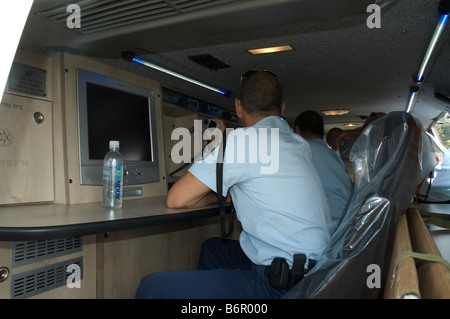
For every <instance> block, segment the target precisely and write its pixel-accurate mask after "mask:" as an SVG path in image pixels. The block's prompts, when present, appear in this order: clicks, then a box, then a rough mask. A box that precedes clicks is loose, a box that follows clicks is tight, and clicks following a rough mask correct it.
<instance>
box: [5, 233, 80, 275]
mask: <svg viewBox="0 0 450 319" xmlns="http://www.w3.org/2000/svg"><path fill="white" fill-rule="evenodd" d="M82 249H83V240H82V238H81V237H68V238H59V239H53V240H39V241H21V242H14V245H13V249H12V267H13V268H14V267H18V266H22V265H27V264H31V263H34V262H37V261H41V260H45V259H48V258H54V257H58V256H63V255H68V254H71V253H74V252H78V251H82Z"/></svg>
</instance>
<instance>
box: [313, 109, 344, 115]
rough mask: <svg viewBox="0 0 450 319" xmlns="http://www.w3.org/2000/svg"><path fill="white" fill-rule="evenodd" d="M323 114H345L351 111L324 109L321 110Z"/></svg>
mask: <svg viewBox="0 0 450 319" xmlns="http://www.w3.org/2000/svg"><path fill="white" fill-rule="evenodd" d="M320 112H321V113H322V114H323V115H344V114H347V113H348V112H349V110H346V109H335V110H323V111H320Z"/></svg>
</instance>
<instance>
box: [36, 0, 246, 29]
mask: <svg viewBox="0 0 450 319" xmlns="http://www.w3.org/2000/svg"><path fill="white" fill-rule="evenodd" d="M239 1H242V0H190V1H189V0H162V1H158V0H156V1H142V0H128V1H112V0H78V1H71V2H70V3H71V4H78V5H79V6H80V10H81V14H80V18H81V28H78V29H77V28H74V29H73V30H74V31H76V32H79V33H81V34H90V33H95V32H99V31H105V30H110V29H116V28H123V27H125V26H129V25H133V24H139V23H151V22H153V21H157V20H161V19H163V18H168V17H175V16H180V15H184V14H187V13H192V12H198V11H202V10H205V9H210V8H213V7H218V6H223V5H225V4H229V3H237V2H239ZM67 6H68V4H67V3H64V4H61V5H58V6H56V7H52V8H48V9H46V10H42V11H39V12H37V15H38V16H40V17H43V18H47V19H50V20H51V21H53V22H54V23H56V24H58V25H60V26H62V27H64V28H67V25H66V22H67V18H68V17H69V15H70V14H72V12H67Z"/></svg>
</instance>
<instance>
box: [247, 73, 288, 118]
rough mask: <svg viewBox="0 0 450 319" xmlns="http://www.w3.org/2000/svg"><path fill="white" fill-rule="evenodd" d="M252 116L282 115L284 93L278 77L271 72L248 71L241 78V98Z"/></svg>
mask: <svg viewBox="0 0 450 319" xmlns="http://www.w3.org/2000/svg"><path fill="white" fill-rule="evenodd" d="M239 98H240V100H241V104H242V107H243V108H244V109H245V111H246V112H248V113H249V114H251V115H275V114H276V115H281V105H282V103H283V92H282V89H281V84H280V81H279V80H278V78H277V76H276V75H275V74H273V73H272V72H269V71H247V72H246V73H244V75H243V76H242V78H241V92H240V96H239Z"/></svg>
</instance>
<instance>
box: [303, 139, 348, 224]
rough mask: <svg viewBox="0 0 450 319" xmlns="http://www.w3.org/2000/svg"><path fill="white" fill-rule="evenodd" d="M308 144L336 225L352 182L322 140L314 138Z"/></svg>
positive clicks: (340, 160)
mask: <svg viewBox="0 0 450 319" xmlns="http://www.w3.org/2000/svg"><path fill="white" fill-rule="evenodd" d="M308 142H309V145H310V146H311V152H312V159H313V163H314V165H315V166H316V168H317V172H318V173H319V176H320V180H321V181H322V186H323V189H324V191H325V195H326V197H327V200H328V207H329V208H330V213H331V218H332V219H333V221H334V222H336V223H337V222H338V221H339V219H340V218H341V216H342V214H343V210H344V208H345V205H346V204H347V200H348V198H349V197H350V193H351V191H352V187H353V184H352V181H351V179H350V176H349V175H348V173H347V170H346V168H345V164H344V162H343V161H342V159H341V158H340V157H339V155H338V154H337V153H336V152H335V151H334V150H332V149H331V148H329V147H328V145H327V143H326V142H325V141H324V140H322V139H320V138H315V139H312V140H309V141H308Z"/></svg>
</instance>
